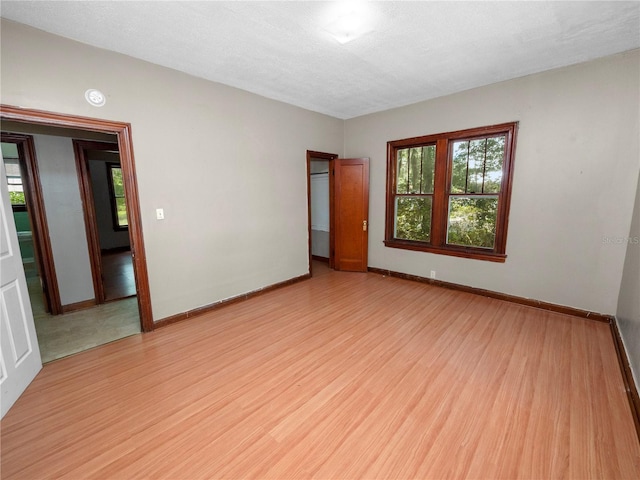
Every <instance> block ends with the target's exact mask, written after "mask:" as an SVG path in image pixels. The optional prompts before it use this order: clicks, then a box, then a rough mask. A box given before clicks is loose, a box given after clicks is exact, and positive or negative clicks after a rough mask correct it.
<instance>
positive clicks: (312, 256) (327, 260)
mask: <svg viewBox="0 0 640 480" xmlns="http://www.w3.org/2000/svg"><path fill="white" fill-rule="evenodd" d="M311 259H312V260H317V261H318V262H324V263H329V257H321V256H320V255H311Z"/></svg>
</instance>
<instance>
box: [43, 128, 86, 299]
mask: <svg viewBox="0 0 640 480" xmlns="http://www.w3.org/2000/svg"><path fill="white" fill-rule="evenodd" d="M33 141H34V144H35V148H36V157H37V160H38V171H39V172H40V183H41V185H42V196H43V199H44V208H45V212H46V215H47V225H48V227H49V239H50V241H51V250H52V253H53V263H54V265H55V268H56V277H57V279H58V288H59V291H60V301H61V303H62V305H69V304H72V303H77V302H82V301H84V300H91V299H93V298H95V294H94V291H93V279H92V277H91V263H90V260H89V249H88V247H87V234H86V230H85V225H84V213H83V211H82V200H81V199H80V186H79V184H78V174H77V173H76V161H75V156H74V153H73V144H72V142H71V139H70V138H63V137H53V136H50V135H34V136H33Z"/></svg>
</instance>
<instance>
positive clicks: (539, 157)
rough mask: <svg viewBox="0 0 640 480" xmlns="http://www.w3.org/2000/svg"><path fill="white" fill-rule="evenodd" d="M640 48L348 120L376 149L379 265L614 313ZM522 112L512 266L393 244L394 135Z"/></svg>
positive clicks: (634, 172)
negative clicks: (389, 164) (389, 203)
mask: <svg viewBox="0 0 640 480" xmlns="http://www.w3.org/2000/svg"><path fill="white" fill-rule="evenodd" d="M639 84H640V55H639V52H638V51H632V52H627V53H624V54H620V55H616V56H611V57H607V58H604V59H601V60H597V61H593V62H589V63H584V64H580V65H575V66H571V67H567V68H562V69H558V70H553V71H549V72H545V73H541V74H537V75H531V76H528V77H523V78H520V79H516V80H512V81H508V82H503V83H499V84H495V85H490V86H487V87H482V88H477V89H474V90H469V91H466V92H462V93H459V94H456V95H450V96H447V97H441V98H438V99H434V100H430V101H427V102H423V103H419V104H414V105H410V106H407V107H403V108H398V109H394V110H389V111H386V112H382V113H377V114H372V115H367V116H363V117H359V118H355V119H351V120H347V121H346V126H345V156H346V157H360V156H368V157H370V158H371V190H370V211H369V215H370V216H369V219H370V234H369V266H372V267H379V268H384V269H389V270H394V271H398V272H404V273H409V274H414V275H420V276H424V277H428V276H429V273H430V271H431V270H435V271H436V272H437V278H439V279H442V280H445V281H449V282H454V283H458V284H463V285H471V286H475V287H479V288H484V289H489V290H493V291H498V292H504V293H507V294H512V295H517V296H522V297H528V298H534V299H537V300H543V301H547V302H552V303H555V304H561V305H567V306H571V307H575V308H580V309H585V310H590V311H594V312H599V313H604V314H615V312H616V307H617V301H618V291H619V289H620V281H621V278H622V269H623V264H624V258H625V251H624V248H612V247H611V246H610V245H607V244H606V243H605V242H603V237H621V236H627V235H628V232H629V226H630V223H631V215H632V209H633V201H634V196H635V192H636V183H637V178H638V172H639V171H640V151H639V146H638V131H639V123H638V112H639V108H638V106H639V105H640V103H639V102H640V98H639V88H638V85H639ZM510 121H519V122H520V129H519V132H518V139H517V148H516V155H515V172H514V173H515V174H514V183H513V194H512V198H511V213H510V219H509V233H508V243H507V255H508V258H507V260H506V263H504V264H500V263H493V262H487V261H480V260H470V259H463V258H456V257H449V256H444V255H436V254H430V253H422V252H412V251H408V250H399V249H394V248H387V247H385V246H384V244H383V240H384V219H385V176H386V142H387V141H389V140H397V139H402V138H408V137H414V136H420V135H426V134H432V133H440V132H448V131H453V130H461V129H465V128H471V127H479V126H483V125H492V124H497V123H502V122H510Z"/></svg>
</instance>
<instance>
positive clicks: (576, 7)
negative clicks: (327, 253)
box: [0, 0, 640, 119]
mask: <svg viewBox="0 0 640 480" xmlns="http://www.w3.org/2000/svg"><path fill="white" fill-rule="evenodd" d="M345 3H346V2H298V1H289V2H244V1H236V2H214V1H199V2H194V1H165V2H115V1H80V2H58V1H49V2H30V1H21V2H14V1H6V0H2V3H1V6H0V8H1V10H0V15H1V16H2V17H5V18H8V19H11V20H14V21H17V22H20V23H24V24H27V25H31V26H33V27H36V28H39V29H41V30H45V31H47V32H51V33H55V34H57V35H61V36H64V37H68V38H72V39H74V40H78V41H80V42H84V43H87V44H90V45H94V46H97V47H101V48H105V49H107V50H113V51H116V52H120V53H124V54H126V55H130V56H132V57H136V58H140V59H143V60H147V61H149V62H152V63H156V64H159V65H164V66H166V67H170V68H174V69H176V70H181V71H183V72H187V73H189V74H192V75H195V76H197V77H202V78H206V79H209V80H213V81H216V82H220V83H223V84H226V85H231V86H234V87H238V88H241V89H244V90H248V91H250V92H254V93H257V94H259V95H263V96H265V97H269V98H273V99H276V100H280V101H283V102H286V103H290V104H293V105H297V106H299V107H303V108H306V109H309V110H314V111H317V112H321V113H326V114H328V115H332V116H334V117H338V118H343V119H346V118H351V117H355V116H359V115H364V114H367V113H372V112H377V111H381V110H386V109H389V108H393V107H398V106H402V105H407V104H411V103H414V102H417V101H421V100H426V99H429V98H434V97H439V96H442V95H446V94H450V93H454V92H458V91H462V90H466V89H469V88H473V87H478V86H481V85H487V84H490V83H495V82H499V81H502V80H508V79H511V78H515V77H520V76H523V75H527V74H530V73H535V72H540V71H543V70H548V69H551V68H555V67H560V66H565V65H570V64H574V63H578V62H583V61H586V60H591V59H594V58H598V57H602V56H606V55H610V54H614V53H618V52H622V51H626V50H631V49H634V48H638V47H640V2H639V1H630V2H618V1H614V2H591V1H579V2H557V1H556V2H538V1H536V2H528V1H527V2H525V1H516V2H427V1H423V2H397V1H392V2H367V3H366V4H364V5H360V6H356V7H354V8H364V9H365V11H364V13H365V14H366V16H367V18H368V20H367V21H368V22H369V25H370V28H371V31H370V32H368V33H366V34H364V35H363V36H361V37H359V38H356V39H355V40H353V41H351V42H349V43H346V44H340V43H339V42H338V41H337V40H336V39H335V38H333V37H332V36H331V35H330V34H329V33H328V32H327V31H326V27H327V25H328V24H330V23H331V22H332V21H333V20H335V18H336V15H337V14H336V11H337V9H339V8H341V6H342V5H344V4H345ZM361 3H363V2H361Z"/></svg>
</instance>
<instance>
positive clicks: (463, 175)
mask: <svg viewBox="0 0 640 480" xmlns="http://www.w3.org/2000/svg"><path fill="white" fill-rule="evenodd" d="M452 155H453V160H452V161H453V168H452V174H451V193H466V191H467V160H468V158H469V142H453V150H452Z"/></svg>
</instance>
